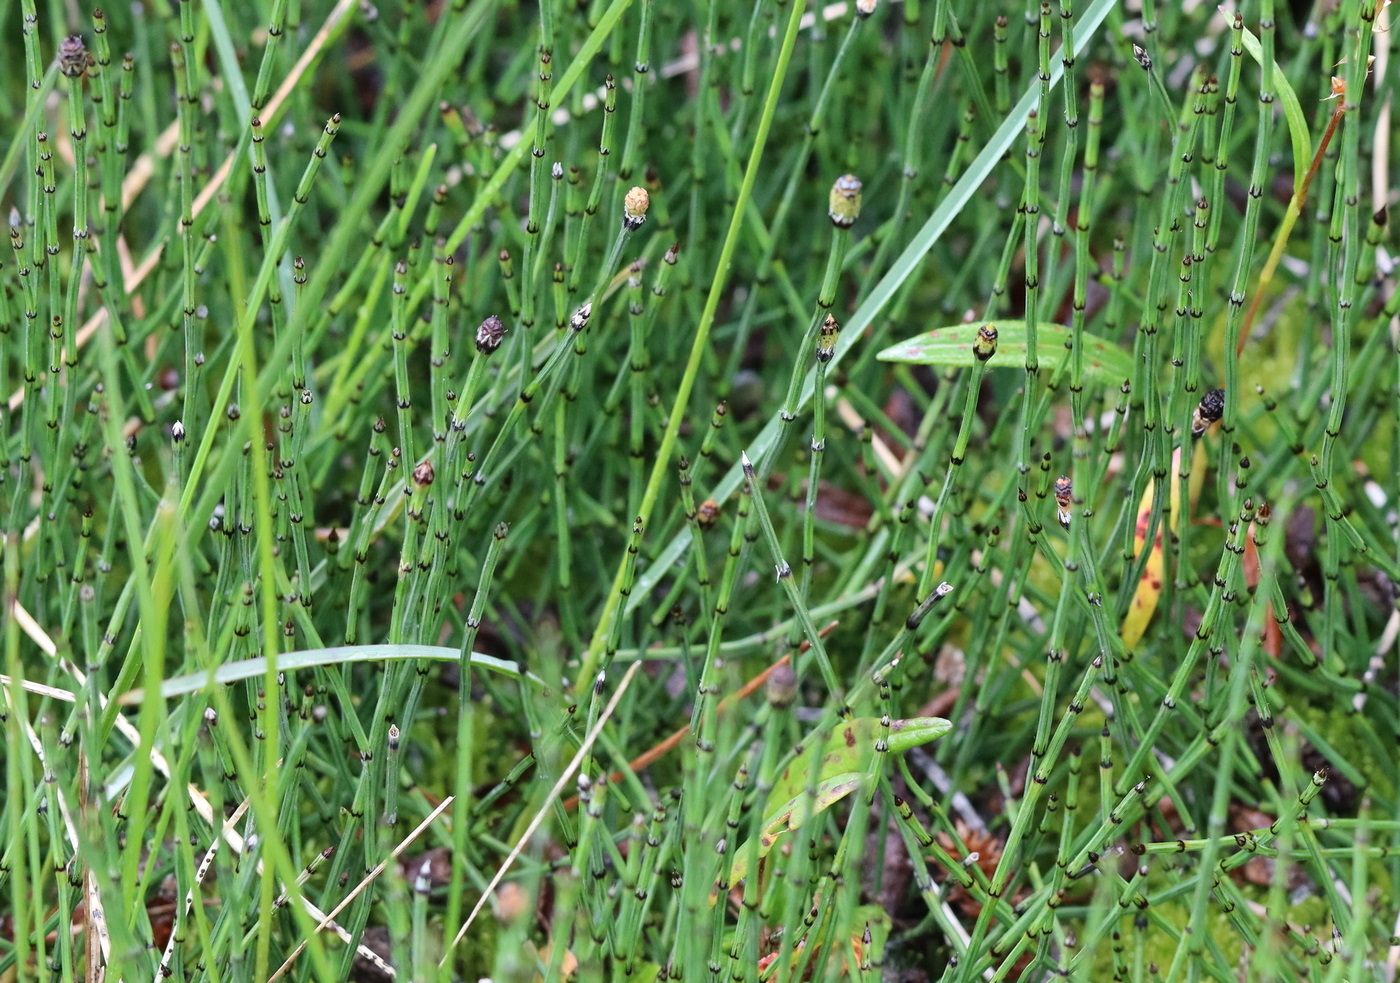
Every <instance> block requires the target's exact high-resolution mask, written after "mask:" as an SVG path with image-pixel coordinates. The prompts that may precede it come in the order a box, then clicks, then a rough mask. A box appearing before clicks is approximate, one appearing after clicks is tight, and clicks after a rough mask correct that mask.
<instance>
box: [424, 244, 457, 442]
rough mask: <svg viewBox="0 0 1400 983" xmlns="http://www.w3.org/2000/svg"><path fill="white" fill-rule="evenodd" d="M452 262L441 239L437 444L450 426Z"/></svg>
mask: <svg viewBox="0 0 1400 983" xmlns="http://www.w3.org/2000/svg"><path fill="white" fill-rule="evenodd" d="M453 263H454V260H453V258H452V254H451V253H448V252H445V251H444V250H443V243H442V241H441V240H439V241H438V242H437V243H436V244H435V245H434V248H433V264H434V269H435V270H436V271H437V276H436V277H434V279H433V313H432V348H431V350H430V365H431V374H432V409H431V410H430V412H429V416H430V417H431V418H432V424H433V442H434V443H435V444H441V443H442V442H443V441H445V440H446V439H447V427H448V422H449V420H450V419H451V414H450V413H449V412H448V411H447V365H448V363H449V362H451V360H452V347H451V343H450V342H449V341H448V336H447V308H448V304H449V302H450V301H451V296H452V274H453V272H454V270H453Z"/></svg>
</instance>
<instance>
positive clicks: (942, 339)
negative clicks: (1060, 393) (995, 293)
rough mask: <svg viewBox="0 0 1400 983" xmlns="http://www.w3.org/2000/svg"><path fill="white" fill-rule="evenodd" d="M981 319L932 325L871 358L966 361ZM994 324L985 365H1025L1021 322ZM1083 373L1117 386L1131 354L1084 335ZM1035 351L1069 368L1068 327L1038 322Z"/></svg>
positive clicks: (1048, 362) (1127, 375) (1126, 374)
mask: <svg viewBox="0 0 1400 983" xmlns="http://www.w3.org/2000/svg"><path fill="white" fill-rule="evenodd" d="M982 323H983V322H980V321H979V322H975V323H972V324H952V325H949V326H947V327H944V328H934V329H933V330H932V331H926V332H924V333H923V334H921V335H918V336H916V337H914V338H909V339H907V340H905V341H901V342H900V343H899V344H897V345H891V346H890V347H889V348H886V349H885V350H884V351H882V352H881V353H880V354H879V355H877V356H876V358H878V359H880V360H881V361H883V362H912V363H914V364H916V365H964V366H971V365H972V364H974V362H975V359H974V357H973V354H972V343H973V341H975V340H976V338H977V329H978V328H980V327H981V326H982ZM991 323H992V324H993V325H995V327H996V329H997V353H996V354H995V355H993V356H992V357H991V358H990V359H989V360H988V362H987V365H988V367H989V368H993V369H1008V368H1023V367H1024V366H1025V364H1026V322H1025V321H992V322H991ZM1083 339H1084V373H1085V375H1088V376H1092V377H1093V378H1096V379H1098V380H1099V381H1100V382H1102V383H1104V384H1105V385H1111V386H1117V385H1120V384H1122V382H1123V380H1124V379H1131V378H1132V377H1133V359H1132V356H1131V355H1129V354H1128V353H1127V352H1125V351H1123V350H1122V349H1121V348H1119V347H1118V346H1117V345H1114V344H1112V343H1110V342H1107V341H1105V340H1104V339H1102V338H1096V337H1094V336H1093V335H1090V334H1085V335H1084V336H1083ZM1035 348H1036V356H1037V357H1038V358H1039V360H1040V364H1041V365H1045V366H1050V367H1060V366H1063V367H1064V369H1065V370H1066V371H1068V369H1069V349H1070V330H1069V328H1066V327H1063V326H1062V325H1059V324H1037V325H1036V338H1035Z"/></svg>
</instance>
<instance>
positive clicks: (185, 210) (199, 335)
mask: <svg viewBox="0 0 1400 983" xmlns="http://www.w3.org/2000/svg"><path fill="white" fill-rule="evenodd" d="M189 6H190V5H189V3H188V2H183V3H181V4H180V7H181V13H182V14H184V15H186V16H187V15H188V13H189ZM193 43H194V38H193V36H190V37H188V39H186V40H184V41H182V42H178V43H174V44H171V46H170V59H171V63H172V67H173V69H174V72H175V110H176V116H177V118H178V120H179V124H180V139H179V144H178V146H177V147H176V162H177V167H176V172H175V174H176V178H175V180H176V184H177V185H178V186H179V190H180V222H179V235H180V255H181V259H182V262H183V271H184V279H183V281H182V285H183V294H182V297H181V310H182V312H183V328H184V341H185V344H184V349H185V368H184V374H183V377H182V379H181V383H182V384H183V387H184V396H185V398H184V408H183V410H182V411H181V413H180V419H181V420H183V421H184V424H185V427H186V428H187V429H188V430H189V432H190V433H192V434H197V433H199V432H200V430H201V428H203V426H204V423H205V421H204V419H203V414H202V413H201V412H199V411H198V410H199V407H197V405H196V402H195V394H196V392H198V391H199V389H200V388H201V387H200V385H199V384H198V380H199V376H200V371H199V366H200V365H201V364H203V361H204V359H203V354H204V332H203V328H202V325H201V324H200V322H199V319H198V318H196V317H195V310H196V308H197V306H198V305H197V304H196V302H195V254H194V245H195V234H194V163H193V160H192V159H191V151H192V149H193V142H194V111H195V107H194V98H195V97H194V79H193V70H192V69H191V67H190V65H189V61H188V58H189V56H188V52H187V51H186V46H187V45H190V44H193ZM254 166H255V167H256V162H255V163H254ZM265 206H266V203H265V202H263V201H260V202H259V215H258V218H259V220H260V221H262V219H263V217H264V215H265ZM263 225H264V228H265V226H266V223H265V222H263ZM264 246H266V240H264Z"/></svg>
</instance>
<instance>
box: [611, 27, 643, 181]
mask: <svg viewBox="0 0 1400 983" xmlns="http://www.w3.org/2000/svg"><path fill="white" fill-rule="evenodd" d="M651 5H652V0H642V3H641V8H642V23H641V26H640V27H639V28H638V29H637V60H636V61H634V62H633V63H632V72H633V75H632V113H631V116H630V117H629V118H628V120H627V136H626V137H625V138H624V140H623V142H622V160H621V161H620V162H619V163H618V166H617V176H618V177H619V178H620V179H621V180H623V181H626V180H629V179H630V178H631V177H632V171H633V169H634V168H635V167H636V166H637V154H638V148H639V147H640V145H641V142H642V116H643V113H644V110H645V107H646V84H647V78H648V73H649V72H650V71H651V62H650V58H651Z"/></svg>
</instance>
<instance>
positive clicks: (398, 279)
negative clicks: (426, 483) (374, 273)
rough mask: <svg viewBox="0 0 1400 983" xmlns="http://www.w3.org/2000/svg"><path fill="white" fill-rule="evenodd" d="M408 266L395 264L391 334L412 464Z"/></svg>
mask: <svg viewBox="0 0 1400 983" xmlns="http://www.w3.org/2000/svg"><path fill="white" fill-rule="evenodd" d="M407 280H408V266H407V264H406V263H405V262H404V261H403V260H399V261H398V262H396V263H395V264H394V285H393V288H392V290H393V294H392V296H391V298H390V301H389V318H390V325H391V328H390V334H391V338H392V342H391V344H392V347H393V351H392V352H391V355H392V357H393V359H394V390H395V393H396V398H395V401H394V405H395V407H396V409H397V410H398V420H399V447H400V448H401V449H402V451H403V459H404V460H405V461H407V462H408V463H409V465H410V466H412V465H413V464H414V462H416V461H417V460H418V456H417V455H416V454H415V453H414V446H413V398H412V396H411V394H410V389H409V382H408V332H409V312H408V284H407Z"/></svg>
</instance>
